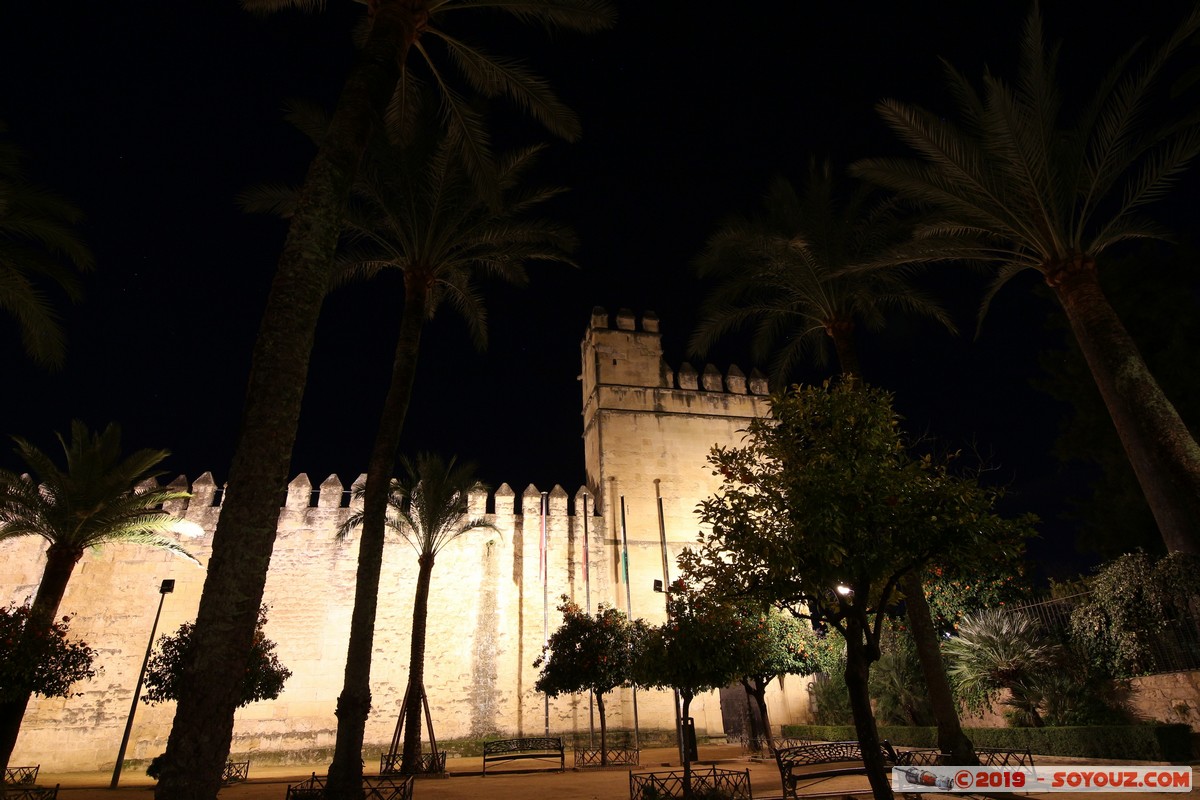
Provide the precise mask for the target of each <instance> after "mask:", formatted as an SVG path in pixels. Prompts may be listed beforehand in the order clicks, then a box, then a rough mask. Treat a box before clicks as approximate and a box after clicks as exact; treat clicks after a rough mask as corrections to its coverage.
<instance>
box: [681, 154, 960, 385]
mask: <svg viewBox="0 0 1200 800" xmlns="http://www.w3.org/2000/svg"><path fill="white" fill-rule="evenodd" d="M906 233H907V228H906V227H904V226H903V225H902V223H901V221H900V220H899V219H898V217H897V215H896V213H895V209H894V204H888V203H883V202H880V201H879V199H878V198H877V197H874V196H872V194H871V192H870V191H869V190H867V189H866V188H862V187H860V188H858V189H855V190H853V191H849V192H847V191H845V190H844V189H843V188H842V187H840V186H839V185H838V181H836V180H835V178H834V175H833V168H832V166H831V165H830V164H829V163H828V162H825V163H823V164H818V163H816V162H815V161H814V162H813V164H812V166H811V168H810V171H809V176H808V181H807V183H806V184H805V185H804V187H803V189H802V190H801V191H800V192H797V191H796V189H795V187H794V186H792V184H791V183H789V182H788V181H787V180H785V179H783V178H776V179H775V181H774V182H773V183H772V184H771V188H770V190H769V191H768V192H767V196H766V198H765V199H764V201H763V212H762V215H761V216H760V217H758V218H756V219H735V220H732V221H730V222H727V223H725V225H724V226H723V227H722V228H721V229H720V230H719V231H717V233H716V234H714V235H713V236H712V238H711V239H709V241H708V243H707V245H706V246H705V249H704V252H703V253H701V255H700V257H699V258H698V259H697V260H696V264H697V267H698V269H699V272H700V275H701V276H702V277H715V278H716V279H717V280H718V283H717V285H716V286H715V287H714V289H713V291H712V293H711V294H710V295H709V298H708V300H707V301H706V302H705V304H704V307H703V309H702V312H701V313H702V315H703V316H702V319H701V322H700V324H699V326H698V327H697V329H696V332H695V333H694V334H693V336H692V341H691V346H692V349H693V350H694V351H695V352H696V353H697V354H698V355H703V354H704V353H705V352H706V351H708V350H709V349H710V348H711V347H712V346H713V345H714V344H715V343H716V342H717V340H718V339H720V338H721V337H722V336H724V335H725V334H727V333H731V332H733V331H735V330H737V329H739V328H742V327H745V326H753V328H754V343H755V352H756V358H758V359H762V360H765V359H767V358H768V357H770V358H771V361H772V366H771V372H772V374H773V376H774V377H775V379H776V380H777V381H778V382H779V383H780V385H782V384H784V383H785V382H786V379H787V377H788V376H789V375H791V374H792V373H793V372H794V371H795V369H796V368H797V366H798V365H799V364H800V362H801V361H803V360H804V359H806V358H809V357H811V358H812V359H813V360H814V361H816V362H817V363H818V364H822V365H823V364H825V363H826V362H827V360H828V351H829V346H830V345H832V346H833V349H834V350H835V352H836V353H837V359H838V363H839V365H840V367H841V371H842V372H843V373H853V374H856V375H861V374H862V372H861V369H860V368H859V361H858V354H857V350H856V348H855V345H854V332H855V329H856V328H857V327H859V326H860V325H863V326H866V327H868V328H871V329H878V328H881V327H883V325H884V322H885V319H886V313H887V312H888V311H889V310H898V311H902V312H904V313H907V314H918V315H921V316H926V317H929V318H931V319H934V320H936V321H938V322H939V323H941V324H942V325H943V326H945V327H946V328H947V329H949V330H950V331H953V330H954V325H953V323H951V321H950V318H949V317H948V316H947V315H946V313H945V312H944V311H943V310H942V308H941V307H940V306H939V305H938V304H937V303H936V302H934V300H933V299H931V298H930V297H928V296H927V295H925V294H924V293H922V292H921V291H920V290H919V289H917V288H916V287H914V286H913V285H912V283H911V281H910V275H908V274H905V273H903V272H901V271H900V270H895V269H869V268H867V267H869V266H870V265H871V264H872V263H873V262H874V261H876V260H877V259H878V258H879V257H880V255H881V254H882V253H884V252H885V251H886V250H887V248H888V246H889V245H892V244H895V243H896V242H897V241H899V239H900V237H901V235H902V234H906Z"/></svg>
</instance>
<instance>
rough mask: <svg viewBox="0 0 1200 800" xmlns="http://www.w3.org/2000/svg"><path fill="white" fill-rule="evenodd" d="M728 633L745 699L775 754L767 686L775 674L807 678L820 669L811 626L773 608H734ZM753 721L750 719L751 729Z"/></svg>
mask: <svg viewBox="0 0 1200 800" xmlns="http://www.w3.org/2000/svg"><path fill="white" fill-rule="evenodd" d="M734 612H735V613H734V615H733V616H732V617H731V619H730V629H729V631H728V644H729V653H730V656H731V657H732V659H733V662H734V671H735V672H736V673H737V678H738V680H740V681H741V684H742V687H743V688H744V689H745V690H746V696H747V697H749V698H751V699H752V700H753V701H754V704H755V706H757V708H758V715H759V716H758V718H759V720H761V721H762V733H763V735H764V736H765V737H766V740H767V746H768V748H769V749H770V751H771V752H774V751H775V740H774V739H773V738H772V737H771V720H770V717H769V716H768V714H767V686H768V685H769V684H770V683H771V681H772V680H774V679H775V677H776V676H777V675H810V674H812V673H814V672H818V671H819V670H820V665H819V663H818V659H817V651H818V648H819V647H820V643H819V642H818V640H817V635H816V633H815V632H814V631H813V629H812V626H811V625H810V624H809V623H808V622H806V621H804V620H799V619H796V618H795V617H793V616H791V615H786V614H782V613H780V611H779V610H778V609H776V608H770V607H766V608H763V607H761V606H759V607H754V606H752V605H749V604H747V603H742V604H738V605H735V606H734ZM754 723H755V720H753V719H751V724H752V726H753V725H754Z"/></svg>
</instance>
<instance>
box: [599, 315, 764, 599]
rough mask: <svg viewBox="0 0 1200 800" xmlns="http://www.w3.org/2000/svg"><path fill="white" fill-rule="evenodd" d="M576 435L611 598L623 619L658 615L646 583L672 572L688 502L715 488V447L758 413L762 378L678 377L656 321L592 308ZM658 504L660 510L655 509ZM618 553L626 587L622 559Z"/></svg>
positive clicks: (685, 370) (691, 512)
mask: <svg viewBox="0 0 1200 800" xmlns="http://www.w3.org/2000/svg"><path fill="white" fill-rule="evenodd" d="M582 350H583V352H582V362H583V374H582V376H581V380H582V384H583V440H584V453H585V459H586V466H587V482H588V488H589V489H590V490H591V492H593V494H594V496H595V498H596V506H597V512H598V513H600V514H602V515H603V524H604V525H605V526H606V527H605V530H604V532H603V536H604V539H605V542H606V543H607V544H608V545H609V546H610V547H611V548H612V554H613V557H612V558H609V559H606V564H607V569H608V570H609V575H607V576H606V577H607V578H608V580H607V581H606V583H608V584H609V585H610V586H611V587H612V589H613V592H614V594H615V596H614V597H612V598H611V602H614V603H615V604H616V605H618V606H619V607H621V608H623V609H625V610H627V611H628V612H630V614H631V616H635V617H644V618H646V619H649V620H659V619H661V618H662V617H663V616H664V614H665V604H664V599H663V596H662V595H656V594H655V593H654V588H653V586H654V581H655V580H663V578H664V571H665V572H666V573H667V575H666V577H667V578H669V579H674V578H675V577H677V572H678V569H677V567H676V565H675V558H676V556H677V555H678V554H679V552H680V551H681V550H682V549H683V548H684V547H687V546H689V545H694V544H695V543H696V534H697V532H698V524H697V520H696V514H695V511H696V505H697V504H698V503H699V502H700V501H701V500H702V499H704V498H705V497H708V496H709V495H711V494H712V493H713V492H714V491H715V490H716V488H717V486H718V485H719V481H718V480H717V479H716V478H714V477H713V475H712V474H711V470H710V468H709V467H708V463H707V457H708V453H709V451H710V450H711V449H712V447H713V446H714V445H716V444H723V445H729V444H735V443H738V442H740V441H741V439H742V435H743V434H742V431H743V430H744V429H745V428H746V427H747V425H748V424H749V422H750V420H751V419H754V418H755V417H761V416H765V415H766V414H767V413H768V403H767V398H766V394H767V382H766V380H765V379H764V378H762V377H761V376H760V375H759V374H758V373H757V372H755V373H753V374H752V376H751V378H750V380H747V379H746V376H745V375H744V374H743V373H742V372H741V370H739V369H738V368H737V367H730V368H729V371H728V372H727V373H726V374H725V375H721V373H720V372H718V371H717V369H716V368H715V367H713V366H711V365H709V366H707V367H705V368H704V372H703V373H697V372H696V370H695V368H694V367H692V365H691V364H687V363H685V364H683V365H682V366H681V367H680V369H679V371H678V373H676V372H675V371H673V370H672V369H671V368H670V367H669V366H668V365H667V364H666V363H665V362H664V361H663V355H662V338H661V333H660V332H659V326H658V317H657V316H655V315H654V314H653V313H652V312H647V313H646V314H644V315H643V316H642V318H641V319H640V320H638V319H636V318H635V316H634V315H633V313H632V312H630V311H628V310H624V309H622V310H621V311H619V312H618V313H617V315H616V320H615V325H614V324H610V320H609V315H608V312H606V311H605V310H604V309H602V308H596V309H594V310H593V311H592V318H591V322H590V324H589V326H588V330H587V333H586V335H585V336H584V339H583V345H582ZM660 503H661V514H660V510H659V507H660ZM626 551H627V552H628V564H629V585H628V588H627V587H626V583H625V575H624V574H623V573H624V567H623V563H624V560H623V558H622V555H623V553H624V552H626Z"/></svg>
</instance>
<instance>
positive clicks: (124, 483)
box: [0, 420, 194, 769]
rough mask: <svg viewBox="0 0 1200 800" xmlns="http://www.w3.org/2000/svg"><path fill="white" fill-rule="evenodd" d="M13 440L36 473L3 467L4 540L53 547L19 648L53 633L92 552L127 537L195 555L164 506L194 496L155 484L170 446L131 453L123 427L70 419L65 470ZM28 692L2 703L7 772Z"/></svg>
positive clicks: (2, 756) (0, 537)
mask: <svg viewBox="0 0 1200 800" xmlns="http://www.w3.org/2000/svg"><path fill="white" fill-rule="evenodd" d="M14 441H16V443H17V446H16V448H15V450H16V453H17V455H18V456H20V458H21V460H22V461H24V462H25V465H26V467H27V468H28V469H29V475H18V474H16V473H14V472H8V471H5V470H0V541H4V540H6V539H14V538H16V537H18V536H40V537H42V538H43V539H45V540H46V543H47V544H48V545H49V546H48V547H47V549H46V568H45V570H44V571H43V572H42V581H41V583H39V584H38V590H37V594H36V595H35V596H34V598H33V605H32V606H31V607H30V609H29V619H28V621H27V622H26V624H25V628H24V632H23V637H24V638H23V641H22V642H21V643H20V645H19V648H20V649H26V648H30V649H35V648H34V646H33V640H34V639H37V638H39V637H46V636H49V635H50V634H51V631H52V628H53V625H54V618H55V615H57V614H58V607H59V605H60V604H61V603H62V599H63V595H64V594H65V593H66V591H67V583H68V582H69V581H70V579H71V573H72V572H74V570H75V565H76V564H77V563H79V559H81V558H83V553H84V551H85V550H87V549H89V548H92V547H99V546H101V545H105V544H114V543H123V542H127V543H130V544H143V545H149V546H151V547H161V548H164V549H167V550H171V551H172V552H175V553H179V554H180V555H183V556H186V557H187V558H191V556H190V555H188V553H187V551H185V550H184V549H183V548H182V547H180V546H179V544H178V543H177V542H176V541H175V540H174V539H170V538H167V537H165V536H164V535H163V534H164V533H168V532H170V531H173V530H176V529H177V528H178V526H179V524H180V520H178V519H177V518H175V517H173V516H171V515H170V514H168V513H167V512H165V511H162V510H160V506H161V505H162V504H163V503H165V502H167V501H169V500H180V499H183V498H186V497H187V496H188V495H187V493H186V492H178V491H174V490H172V489H166V488H163V489H160V488H158V486H157V484H156V483H155V481H154V478H156V477H157V476H158V475H161V474H162V473H161V472H158V471H156V470H155V468H156V467H157V466H158V465H159V464H160V463H161V462H162V460H163V459H164V458H166V457H167V451H165V450H139V451H137V452H135V453H132V454H130V455H128V456H124V455H122V453H121V429H120V428H118V427H117V426H116V425H109V426H108V427H107V428H105V429H104V431H103V432H101V433H92V432H90V431H89V430H88V429H87V428H86V427H85V426H84V424H83V423H82V422H79V421H78V420H76V421H75V422H73V423H71V440H70V442H67V441H66V440H64V439H63V438H62V436H61V435H60V436H59V437H58V441H59V443H60V444H61V445H62V448H63V455H64V456H65V461H66V463H65V468H63V467H60V466H59V465H58V464H56V463H55V461H54V459H52V458H50V457H49V456H48V455H46V454H45V453H43V452H42V451H41V450H39V449H38V448H36V447H34V446H33V445H32V444H30V443H29V442H27V441H25V440H24V439H20V438H14ZM31 476H32V477H31ZM193 560H194V559H193ZM29 694H30V692H29V691H24V692H16V693H14V694H13V695H12V696H11V697H8V698H6V699H5V700H4V702H0V762H2V763H0V769H2V768H4V767H6V766H8V758H9V756H11V755H12V750H13V747H14V746H16V743H17V734H18V733H19V732H20V730H21V718H22V717H23V716H24V715H25V708H26V706H28V704H29Z"/></svg>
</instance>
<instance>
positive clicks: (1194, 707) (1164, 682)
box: [1129, 670, 1200, 733]
mask: <svg viewBox="0 0 1200 800" xmlns="http://www.w3.org/2000/svg"><path fill="white" fill-rule="evenodd" d="M1129 685H1130V689H1131V690H1132V691H1131V692H1130V694H1131V696H1130V698H1129V704H1130V706H1132V707H1133V709H1134V712H1135V713H1136V714H1137V715H1138V716H1139V717H1142V718H1144V719H1147V720H1154V721H1157V722H1182V723H1183V724H1185V725H1190V726H1191V728H1192V731H1193V732H1194V733H1200V670H1188V671H1185V672H1165V673H1162V674H1161V675H1145V676H1143V677H1140V678H1133V679H1132V680H1130V681H1129Z"/></svg>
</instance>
